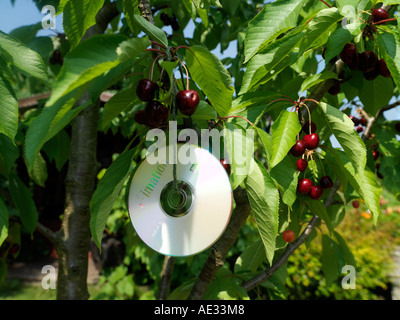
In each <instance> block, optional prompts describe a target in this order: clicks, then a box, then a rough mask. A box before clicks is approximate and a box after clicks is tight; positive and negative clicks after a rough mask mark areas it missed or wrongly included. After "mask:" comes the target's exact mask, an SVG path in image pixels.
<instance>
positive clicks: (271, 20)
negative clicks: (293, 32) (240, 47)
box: [244, 0, 304, 63]
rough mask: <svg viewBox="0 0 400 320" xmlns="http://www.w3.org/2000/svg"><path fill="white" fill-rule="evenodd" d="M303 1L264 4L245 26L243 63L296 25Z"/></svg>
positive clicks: (292, 0)
mask: <svg viewBox="0 0 400 320" xmlns="http://www.w3.org/2000/svg"><path fill="white" fill-rule="evenodd" d="M303 3H304V0H283V1H277V2H273V3H269V4H267V5H265V6H264V8H263V9H262V10H261V11H260V12H259V13H258V14H257V15H256V16H255V17H254V18H253V19H252V20H251V21H250V23H249V25H248V27H247V32H246V38H245V42H244V48H245V61H244V63H246V62H247V61H249V60H250V59H251V58H252V57H253V56H254V55H255V54H256V53H257V52H259V51H260V50H261V49H262V48H264V47H265V46H266V45H267V44H268V43H269V42H271V41H272V40H274V39H275V38H276V37H277V36H279V35H280V34H281V33H283V32H286V31H288V30H290V29H292V28H294V27H295V26H296V24H297V18H298V15H299V13H300V10H301V8H302V6H303Z"/></svg>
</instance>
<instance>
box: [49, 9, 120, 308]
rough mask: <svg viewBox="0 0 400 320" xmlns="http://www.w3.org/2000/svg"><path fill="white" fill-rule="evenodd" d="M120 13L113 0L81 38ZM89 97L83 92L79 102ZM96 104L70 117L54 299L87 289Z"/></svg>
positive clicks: (80, 296) (78, 296) (80, 295)
mask: <svg viewBox="0 0 400 320" xmlns="http://www.w3.org/2000/svg"><path fill="white" fill-rule="evenodd" d="M118 14H119V12H118V10H117V6H116V3H115V2H113V3H109V4H107V5H105V6H104V7H103V8H102V9H101V10H100V11H99V12H98V14H97V16H96V24H95V25H94V26H92V27H91V28H89V29H88V30H87V31H86V33H85V35H84V36H83V38H82V40H81V41H84V40H86V39H88V38H90V37H92V36H94V35H96V34H101V33H104V31H105V30H106V28H107V26H108V24H109V23H110V22H111V20H112V19H113V18H114V17H116V16H117V15H118ZM87 101H89V94H88V92H85V93H84V95H83V96H82V98H81V99H80V102H79V103H80V105H82V104H83V103H85V102H87ZM98 119H99V110H98V106H97V105H95V104H91V105H89V106H88V107H87V108H86V109H85V110H83V111H82V112H81V113H80V114H79V115H78V116H77V117H76V118H75V119H74V120H73V121H72V137H71V154H70V158H69V163H68V172H67V178H66V197H65V199H66V203H65V209H64V217H63V222H62V226H61V230H60V231H59V234H58V235H57V238H58V241H56V247H57V253H58V256H59V269H58V281H57V282H58V283H57V299H58V300H84V299H88V298H89V293H88V289H87V272H88V251H89V241H90V227H89V223H90V200H91V198H92V195H93V192H94V186H95V177H96V173H97V168H98V162H97V159H96V153H97V152H96V151H97V125H98Z"/></svg>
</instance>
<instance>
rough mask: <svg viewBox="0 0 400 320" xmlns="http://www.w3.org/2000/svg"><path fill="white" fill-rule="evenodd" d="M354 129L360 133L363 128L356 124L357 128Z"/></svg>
mask: <svg viewBox="0 0 400 320" xmlns="http://www.w3.org/2000/svg"><path fill="white" fill-rule="evenodd" d="M356 131H357V132H358V133H361V132H363V131H364V128H363V127H361V126H358V127H357V129H356Z"/></svg>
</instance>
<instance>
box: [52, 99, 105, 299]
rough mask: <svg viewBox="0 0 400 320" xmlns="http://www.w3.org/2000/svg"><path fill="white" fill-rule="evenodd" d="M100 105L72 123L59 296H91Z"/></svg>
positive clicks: (60, 297)
mask: <svg viewBox="0 0 400 320" xmlns="http://www.w3.org/2000/svg"><path fill="white" fill-rule="evenodd" d="M97 121H98V108H97V107H96V106H95V105H90V106H89V107H88V108H86V109H85V110H83V111H82V113H81V114H80V115H78V116H77V117H76V118H75V119H74V120H73V123H72V138H71V146H72V148H71V155H70V159H69V167H68V173H67V179H66V205H65V210H64V218H63V223H62V227H61V241H62V244H61V247H60V248H59V249H60V250H59V252H58V253H59V270H58V291H57V299H73V300H82V299H88V297H89V293H88V291H87V270H88V248H89V241H90V229H89V221H90V207H89V205H90V199H91V198H92V195H93V191H94V182H95V176H96V167H97V160H96V145H97Z"/></svg>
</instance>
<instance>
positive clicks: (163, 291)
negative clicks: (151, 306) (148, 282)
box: [157, 256, 176, 300]
mask: <svg viewBox="0 0 400 320" xmlns="http://www.w3.org/2000/svg"><path fill="white" fill-rule="evenodd" d="M175 260H176V258H175V257H171V256H165V258H164V264H163V268H162V271H161V281H160V287H159V289H158V296H157V299H158V300H165V299H167V297H168V293H169V288H170V286H171V279H172V273H173V271H174V265H175Z"/></svg>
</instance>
